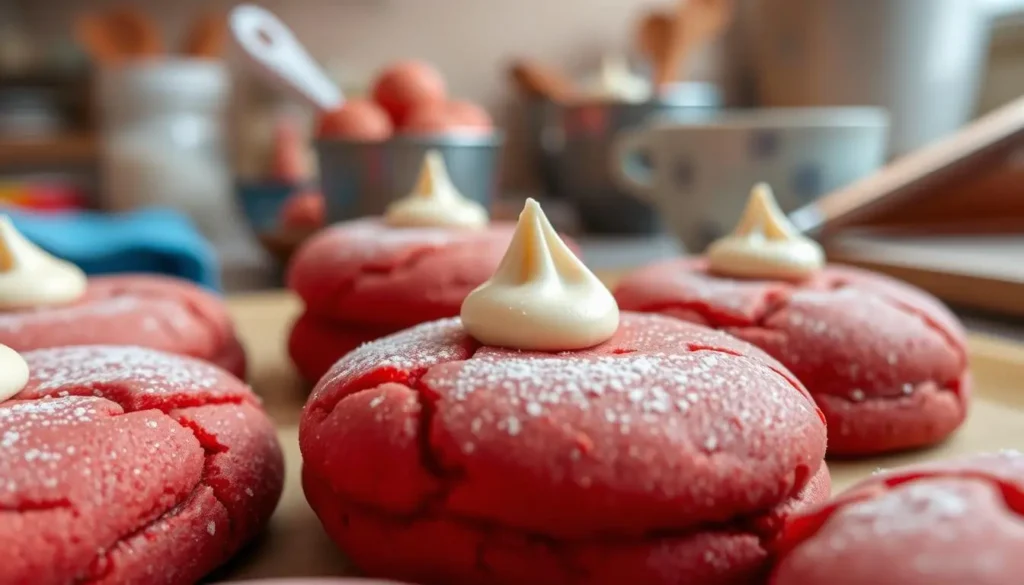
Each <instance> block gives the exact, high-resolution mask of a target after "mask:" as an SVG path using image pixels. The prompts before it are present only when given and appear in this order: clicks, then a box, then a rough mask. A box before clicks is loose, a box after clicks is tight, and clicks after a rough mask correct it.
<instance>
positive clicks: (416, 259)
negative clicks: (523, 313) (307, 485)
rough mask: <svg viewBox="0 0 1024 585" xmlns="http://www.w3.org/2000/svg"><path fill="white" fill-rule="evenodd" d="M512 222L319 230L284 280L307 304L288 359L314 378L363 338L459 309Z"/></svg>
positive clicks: (499, 252) (488, 271)
mask: <svg viewBox="0 0 1024 585" xmlns="http://www.w3.org/2000/svg"><path fill="white" fill-rule="evenodd" d="M513 226H514V224H511V223H504V222H502V223H493V224H492V225H491V226H490V227H489V228H487V229H484V230H454V229H444V228H394V227H389V226H387V225H386V224H384V223H383V222H381V221H380V220H377V219H362V220H357V221H351V222H346V223H341V224H336V225H334V226H332V227H329V228H327V229H325V230H323V231H321V232H320V233H318V234H317V235H316V236H314V237H313V238H311V239H310V240H309V241H308V242H307V243H306V244H304V245H303V246H302V248H301V249H300V250H299V251H298V252H297V253H296V255H295V257H294V258H293V260H292V262H291V266H290V267H289V273H288V286H289V288H291V289H292V290H294V291H295V292H296V293H297V294H298V295H299V296H300V297H301V298H302V300H303V301H304V302H305V305H306V314H305V316H303V317H302V318H301V319H300V320H299V322H298V323H297V324H296V325H295V327H294V328H293V329H292V332H291V338H290V340H289V343H288V348H289V352H290V354H291V357H292V361H294V362H295V364H296V366H297V367H298V369H299V371H300V373H301V374H302V375H303V377H305V378H306V379H308V380H318V379H319V378H320V376H322V375H323V374H324V373H325V372H326V371H327V369H328V368H329V367H330V366H331V364H333V363H334V362H335V361H336V360H338V359H339V358H341V357H342V356H343V355H345V354H346V353H348V352H349V351H351V350H352V349H355V348H356V347H358V346H359V345H360V344H361V343H363V342H365V341H370V340H372V339H376V338H378V337H380V336H382V335H386V334H389V333H394V332H396V331H400V330H402V329H405V328H407V327H410V326H412V325H416V324H419V323H423V322H425V321H431V320H434V319H440V318H444V317H453V316H455V315H458V314H459V309H460V307H461V306H462V300H463V299H464V298H465V297H466V295H467V294H469V292H470V291H472V290H473V289H474V288H476V287H477V286H479V285H480V284H482V283H483V282H484V281H486V280H487V279H488V278H490V277H491V275H492V274H494V270H495V268H497V266H498V263H499V262H501V259H502V257H503V256H504V255H505V250H506V248H507V247H508V243H509V240H510V239H511V238H512V228H513ZM569 245H570V246H572V244H571V243H570V244H569Z"/></svg>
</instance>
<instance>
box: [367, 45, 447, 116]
mask: <svg viewBox="0 0 1024 585" xmlns="http://www.w3.org/2000/svg"><path fill="white" fill-rule="evenodd" d="M446 97H447V89H445V83H444V78H443V77H441V74H440V73H439V72H438V71H437V69H435V68H434V67H433V66H432V65H429V64H427V63H423V62H421V61H400V62H398V63H395V64H393V65H391V66H390V67H388V68H387V69H385V70H384V71H383V72H382V73H381V74H380V76H379V77H378V78H377V81H376V82H374V84H373V99H374V101H376V102H377V103H378V104H380V106H381V107H382V108H384V109H385V110H387V113H388V115H390V116H391V120H392V121H393V122H394V124H395V126H398V127H401V126H403V125H404V124H405V120H406V117H407V116H408V115H409V113H410V112H411V111H412V110H413V109H414V108H415V107H417V106H419V105H421V104H425V103H430V102H443V101H444V100H445V98H446Z"/></svg>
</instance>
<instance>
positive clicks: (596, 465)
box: [299, 313, 829, 585]
mask: <svg viewBox="0 0 1024 585" xmlns="http://www.w3.org/2000/svg"><path fill="white" fill-rule="evenodd" d="M299 442H300V447H301V450H302V455H303V485H304V488H305V492H306V496H307V499H308V500H309V502H310V504H311V505H312V507H313V509H314V510H315V511H316V512H317V514H318V516H319V517H320V519H321V521H322V522H323V524H324V527H325V528H326V530H327V531H328V533H329V534H330V535H331V537H332V538H333V539H334V540H335V541H336V542H337V543H338V545H339V546H340V547H341V548H342V550H344V551H345V552H346V553H347V554H348V555H349V557H350V558H351V560H352V561H353V562H354V563H355V564H356V565H357V566H359V567H360V568H362V569H363V570H364V571H365V572H366V573H367V574H369V575H372V576H378V577H384V578H392V579H399V580H407V581H411V582H416V583H444V584H477V583H489V584H494V585H502V584H509V585H512V584H517V585H518V584H521V583H531V584H537V585H548V584H552V585H554V584H563V583H566V584H569V583H573V584H575V583H588V584H592V585H604V584H609V585H611V584H616V585H621V584H623V583H630V584H633V585H645V584H668V583H683V582H692V583H701V584H704V585H718V584H730V585H732V584H736V585H740V584H747V583H753V582H756V581H755V579H758V578H764V576H765V571H766V570H767V567H766V560H767V551H766V549H765V542H766V541H768V540H770V539H772V538H773V537H774V536H775V534H776V532H777V530H778V529H779V527H780V525H781V523H782V521H783V520H784V518H785V517H786V516H788V515H789V514H790V513H791V512H792V511H793V510H795V509H796V508H799V507H802V506H804V505H806V504H809V503H814V502H821V501H824V500H825V499H826V498H827V494H828V490H829V476H828V471H827V468H826V467H825V465H824V464H823V463H822V458H823V455H824V451H825V425H824V422H823V418H822V416H821V413H820V412H819V411H818V410H817V408H816V407H815V406H814V402H813V400H812V399H811V398H810V396H809V395H808V394H807V392H806V390H804V388H803V387H802V386H801V385H800V383H799V382H797V381H796V379H795V378H793V377H792V375H791V374H789V372H788V371H787V370H786V369H785V368H784V367H783V366H781V365H780V364H778V363H777V362H776V361H775V360H773V359H772V358H770V357H768V356H767V355H766V354H765V353H764V352H762V351H761V350H759V349H757V348H755V347H753V346H751V345H749V344H746V343H744V342H742V341H739V340H736V339H733V338H731V337H729V336H727V335H724V334H722V333H718V332H715V331H712V330H709V329H706V328H704V327H699V326H696V325H691V324H688V323H684V322H682V321H678V320H674V319H667V318H664V317H660V316H657V315H639V314H633V313H623V314H622V315H621V321H620V327H619V330H618V332H617V333H616V334H615V336H614V337H613V338H612V339H610V340H609V341H607V342H606V343H603V344H601V345H599V346H597V347H594V348H591V349H587V350H582V351H574V352H561V353H539V352H522V351H515V350H507V349H500V348H494V347H481V346H480V345H479V343H477V342H476V341H475V340H473V339H472V338H471V337H469V336H468V334H467V333H466V332H465V331H464V329H463V328H462V325H461V323H460V321H459V320H458V319H446V320H441V321H436V322H431V323H427V324H423V325H420V326H417V327H414V328H412V329H409V330H406V331H403V332H401V333H398V334H395V335H392V336H389V337H386V338H383V339H380V340H377V341H375V342H372V343H370V344H367V345H364V346H362V347H361V348H359V349H357V350H356V351H354V352H352V353H351V354H349V355H347V356H346V357H345V358H343V359H342V360H340V361H339V362H338V363H336V364H335V365H334V367H333V368H332V369H331V371H330V372H329V373H328V374H327V375H326V376H324V377H323V378H322V379H321V381H320V383H319V384H318V385H317V387H316V389H315V390H314V392H313V394H312V396H311V397H310V400H309V402H308V404H307V405H306V408H305V411H304V413H303V418H302V422H301V425H300V430H299Z"/></svg>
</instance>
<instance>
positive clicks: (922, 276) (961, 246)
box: [826, 233, 1024, 317]
mask: <svg viewBox="0 0 1024 585" xmlns="http://www.w3.org/2000/svg"><path fill="white" fill-rule="evenodd" d="M826 248H827V250H828V257H829V259H830V260H833V261H836V262H843V263H846V264H853V265H856V266H861V267H863V268H867V269H869V270H877V271H878V272H884V273H886V274H889V275H891V276H895V277H896V278H899V279H901V280H905V281H907V282H909V283H911V284H914V285H917V286H919V287H921V288H923V289H925V290H927V291H928V292H930V293H932V294H933V295H935V296H937V297H939V298H941V299H942V300H944V301H946V302H947V303H950V304H953V305H957V306H961V307H969V308H972V309H981V310H985V311H991V312H994V313H999V314H1002V315H1013V316H1016V317H1024V235H1022V234H1021V233H1017V234H1015V235H1010V234H990V235H974V236H966V235H961V236H909V235H905V236H900V235H892V236H886V235H879V234H869V233H864V234H857V233H851V234H849V235H842V236H837V237H835V238H833V239H831V240H829V241H827V242H826Z"/></svg>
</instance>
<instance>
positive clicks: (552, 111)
mask: <svg viewBox="0 0 1024 585" xmlns="http://www.w3.org/2000/svg"><path fill="white" fill-rule="evenodd" d="M721 104H722V98H721V93H720V92H719V90H718V87H717V86H715V85H713V84H710V83H701V82H686V83H679V84H676V85H675V86H673V87H672V88H671V89H669V90H668V91H666V92H664V93H663V94H662V95H660V96H658V97H657V99H654V100H651V101H647V102H641V103H625V102H612V101H588V102H582V103H576V104H568V105H559V104H553V103H550V102H533V103H531V104H529V106H528V107H529V108H530V111H529V112H528V120H529V121H530V123H531V126H530V142H529V144H530V148H531V150H532V152H533V156H534V160H535V161H536V164H537V165H538V168H539V169H540V174H541V177H542V180H543V181H544V182H545V189H546V190H548V191H549V193H557V194H561V195H562V196H564V197H565V198H567V199H568V200H569V201H571V202H573V204H574V206H575V207H576V210H577V212H578V213H579V216H580V222H581V224H582V226H583V228H584V229H585V230H586V231H589V232H596V233H651V232H653V231H655V230H656V229H658V227H659V224H658V218H657V213H656V212H655V211H654V209H653V207H651V206H650V205H647V204H644V203H642V202H640V201H638V200H637V199H636V198H635V197H632V196H630V195H629V194H627V193H625V192H623V191H622V190H621V189H620V188H619V187H618V186H617V184H616V182H615V180H614V178H613V176H612V173H611V165H612V164H613V162H614V161H613V159H614V145H615V139H616V138H617V136H618V135H619V133H620V132H622V131H625V130H629V129H632V128H635V127H637V126H639V125H642V124H644V123H645V122H647V121H649V120H652V119H655V118H657V119H671V120H700V119H704V118H707V117H710V116H712V115H714V113H715V112H717V111H718V109H719V108H720V107H721Z"/></svg>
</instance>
